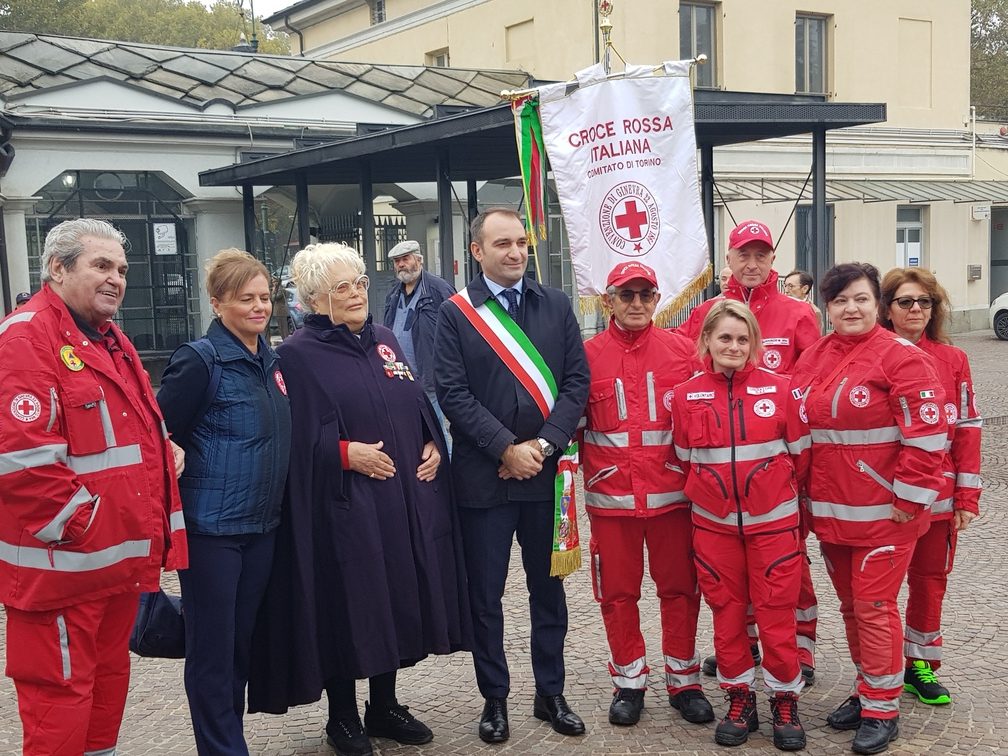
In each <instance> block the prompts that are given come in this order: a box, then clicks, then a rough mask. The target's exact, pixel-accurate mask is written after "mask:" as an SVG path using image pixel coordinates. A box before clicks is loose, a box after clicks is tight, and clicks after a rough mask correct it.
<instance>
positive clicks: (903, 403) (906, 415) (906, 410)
mask: <svg viewBox="0 0 1008 756" xmlns="http://www.w3.org/2000/svg"><path fill="white" fill-rule="evenodd" d="M899 405H900V407H901V408H902V409H903V425H904V426H906V427H907V428H909V427H910V422H911V421H910V403H909V402H908V401H907V399H906V397H905V396H901V397H900V398H899Z"/></svg>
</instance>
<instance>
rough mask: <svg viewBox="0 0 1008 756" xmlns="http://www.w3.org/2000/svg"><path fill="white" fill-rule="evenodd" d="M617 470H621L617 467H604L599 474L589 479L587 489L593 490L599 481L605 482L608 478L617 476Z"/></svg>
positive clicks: (586, 484)
mask: <svg viewBox="0 0 1008 756" xmlns="http://www.w3.org/2000/svg"><path fill="white" fill-rule="evenodd" d="M617 470H619V468H618V467H616V465H611V466H609V467H603V468H602V469H601V470H599V471H598V472H597V473H595V474H594V475H592V476H591V477H590V478H589V479H588V482H587V483H585V488H591V487H592V486H594V485H595V484H596V483H598V482H599V481H602V480H605V479H606V478H608V477H611V476H613V475H615V474H616V471H617Z"/></svg>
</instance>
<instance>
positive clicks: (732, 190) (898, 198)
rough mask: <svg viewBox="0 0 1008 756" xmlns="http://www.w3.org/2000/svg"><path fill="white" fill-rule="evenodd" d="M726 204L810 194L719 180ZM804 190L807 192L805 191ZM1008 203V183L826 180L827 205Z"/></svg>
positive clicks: (790, 182)
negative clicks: (849, 202) (839, 203)
mask: <svg viewBox="0 0 1008 756" xmlns="http://www.w3.org/2000/svg"><path fill="white" fill-rule="evenodd" d="M717 183H718V190H719V191H720V192H721V195H722V196H723V197H724V198H725V199H726V200H729V201H730V200H737V199H746V200H758V201H760V202H798V201H800V200H802V199H809V198H811V196H812V192H811V190H810V189H809V188H808V187H807V186H804V182H803V181H799V180H796V179H750V178H746V179H726V178H719V179H718V182H717ZM803 188H804V191H802V189H803ZM848 200H859V201H861V202H900V203H902V204H908V205H912V204H914V203H918V202H956V203H960V202H991V203H995V202H998V203H1000V202H1008V181H914V180H909V181H908V180H904V181H886V180H883V179H871V180H862V179H827V181H826V202H845V201H848Z"/></svg>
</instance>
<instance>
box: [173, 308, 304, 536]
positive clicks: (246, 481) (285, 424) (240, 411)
mask: <svg viewBox="0 0 1008 756" xmlns="http://www.w3.org/2000/svg"><path fill="white" fill-rule="evenodd" d="M186 346H187V347H189V348H192V349H193V350H195V351H196V353H197V354H198V355H199V356H200V357H202V358H203V361H204V362H205V363H206V365H207V369H208V371H209V372H210V376H211V378H210V384H209V386H208V389H207V390H208V391H213V396H212V398H211V397H209V396H208V397H207V399H208V401H207V402H206V405H207V406H206V410H205V412H204V413H203V416H202V418H200V419H199V420H197V422H196V425H195V426H194V427H193V428H192V431H191V432H190V434H189V437H188V438H186V439H183V444H182V446H183V448H184V449H185V452H186V458H185V471H184V472H183V473H182V477H181V478H179V490H180V492H181V494H182V506H183V511H184V512H185V521H186V529H187V530H188V531H189V532H190V533H199V534H203V535H239V534H245V533H266V532H269V531H270V530H273V529H274V528H276V527H277V525H279V523H280V504H281V499H282V497H283V491H284V484H285V482H286V480H287V465H288V461H289V455H290V440H291V417H290V406H289V404H288V402H287V394H286V386H285V385H284V382H283V376H282V374H281V373H280V366H279V359H278V357H277V354H276V352H274V351H273V350H272V349H271V348H270V347H269V346H268V345H267V344H266V342H265V340H264V339H263V338H262V337H260V338H259V354H260V355H261V359H258V358H257V357H254V356H253V355H251V354H250V353H249V352H248V351H247V350H246V349H245V348H244V347H243V346H242V345H241V344H239V343H238V341H237V340H236V339H235V338H234V337H233V336H232V335H231V334H230V333H229V332H228V331H227V330H226V329H225V328H224V327H223V326H222V325H221V324H220V323H218V322H216V321H215V322H214V323H213V324H211V326H210V329H209V330H208V331H207V335H206V336H205V337H204V338H202V339H198V340H196V341H193V342H190V343H189V344H187V345H186ZM181 348H185V347H181ZM215 382H216V384H217V385H216V390H215V391H214V383H215Z"/></svg>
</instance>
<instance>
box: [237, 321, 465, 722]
mask: <svg viewBox="0 0 1008 756" xmlns="http://www.w3.org/2000/svg"><path fill="white" fill-rule="evenodd" d="M305 325H306V327H305V328H303V329H301V330H298V331H296V332H295V333H294V334H293V335H292V336H291V337H290V338H288V339H287V340H286V341H285V342H284V343H283V344H282V345H281V346H280V347H279V348H278V349H277V352H278V354H280V357H281V360H282V364H283V371H284V379H285V381H286V384H287V391H288V396H289V398H290V408H291V416H292V420H293V441H292V444H291V464H290V473H289V475H288V478H287V493H286V498H285V501H284V508H283V513H282V520H281V524H280V527H279V530H278V531H277V547H276V557H275V560H274V564H273V572H272V575H271V577H270V582H269V586H268V588H267V591H266V596H265V598H264V599H263V604H262V607H261V609H260V611H259V617H258V621H257V624H256V630H255V633H254V637H253V647H252V655H251V668H250V674H249V711H250V712H256V711H265V712H271V713H283V712H285V711H286V710H287V709H288V707H290V706H294V705H298V704H304V703H311V702H314V701H317V700H319V698H320V697H321V694H322V689H323V686H324V681H325V680H327V679H329V678H332V677H336V678H342V679H361V678H365V677H371V676H374V675H377V674H381V673H383V672H389V671H392V670H395V669H399V668H400V667H402V666H408V665H410V664H413V663H416V662H417V661H419V660H420V659H423V658H424V657H425V656H426V655H427V654H448V653H452V652H453V651H458V650H463V649H468V648H470V647H471V636H472V628H471V618H470V614H469V601H468V594H467V588H466V579H465V572H464V567H463V564H464V563H463V558H462V552H461V539H460V537H459V532H458V517H457V514H456V512H455V508H454V504H453V502H452V499H451V485H450V474H449V470H448V454H447V452H446V450H445V447H444V440H443V438H442V436H441V432H440V424H439V423H438V422H437V420H436V419H435V417H434V414H433V411H432V410H431V407H430V403H429V402H428V400H427V398H426V396H425V395H424V392H423V387H422V385H421V383H420V381H419V378H420V377H419V376H418V375H414V378H416V379H417V380H415V381H411V380H409V379H408V378H400V377H398V376H396V375H393V376H392V377H389V376H388V375H387V373H386V369H385V364H386V360H387V358H388V356H389V351H388V350H391V351H392V352H393V353H394V358H393V362H395V361H402V360H403V357H402V350H401V348H400V346H399V344H398V342H397V341H396V339H395V337H394V336H393V335H392V331H390V330H389V329H387V328H385V327H384V326H380V325H373V324H372V323H371V320H370V318H369V319H368V322H367V324H366V325H365V326H364V329H363V331H362V332H361V335H360V338H359V339H358V338H357V337H356V336H354V335H353V334H352V333H351V332H350V331H349V329H347V328H346V326H333V325H332V323H331V322H330V321H329V318H328V317H327V316H324V315H323V316H319V315H313V316H309V317H308V318H306V319H305ZM383 354H384V357H383V356H382V355H383ZM431 438H433V439H435V440H436V442H437V444H438V448H439V449H440V451H441V459H442V462H441V466H440V468H439V469H438V474H437V477H436V478H435V480H434V481H432V482H429V483H422V482H420V481H419V480H418V479H417V477H416V468H417V466H418V465H419V464H420V454H421V451H422V449H423V446H424V444H425V443H426V441H427V440H429V439H431ZM341 440H347V441H362V442H367V443H375V442H377V441H383V442H384V447H383V449H382V450H383V451H384V452H385V453H387V454H388V455H389V456H390V457H392V460H393V462H394V463H395V467H396V474H395V475H394V476H393V477H392V478H389V479H388V480H385V481H380V480H374V479H371V478H369V477H368V476H366V475H362V474H359V473H356V472H352V471H350V470H343V469H342V465H341V463H340V445H339V444H340V441H341Z"/></svg>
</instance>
